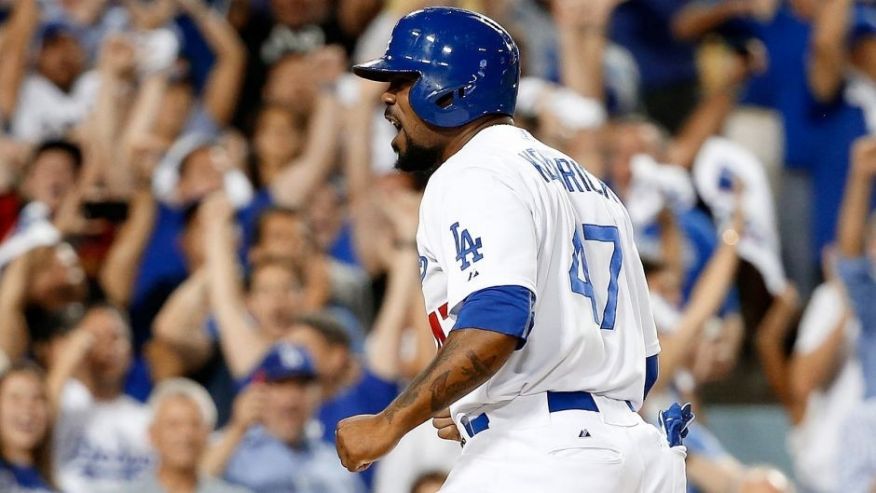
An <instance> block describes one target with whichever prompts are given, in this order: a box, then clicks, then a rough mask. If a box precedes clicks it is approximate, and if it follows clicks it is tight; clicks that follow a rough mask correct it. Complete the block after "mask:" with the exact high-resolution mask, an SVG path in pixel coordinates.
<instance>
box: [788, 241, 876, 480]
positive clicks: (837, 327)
mask: <svg viewBox="0 0 876 493" xmlns="http://www.w3.org/2000/svg"><path fill="white" fill-rule="evenodd" d="M835 262H836V258H835V256H834V255H830V254H826V255H825V261H824V270H825V277H826V278H827V282H825V283H824V284H822V285H820V286H818V287H817V288H816V289H815V292H814V293H813V294H812V298H811V300H810V301H809V304H808V305H807V307H806V311H805V312H804V313H803V319H802V320H801V322H800V327H799V331H798V334H797V340H796V342H795V343H794V350H793V353H792V355H791V359H790V361H789V362H788V363H787V365H788V366H787V368H788V372H789V376H788V384H789V385H790V391H789V393H790V394H791V401H790V406H788V413H789V415H790V418H791V423H792V428H791V431H790V433H789V434H788V450H789V452H790V454H791V459H792V460H793V462H794V472H795V476H796V478H797V481H798V482H799V484H800V485H801V486H803V487H805V488H806V489H807V491H813V492H823V493H828V492H833V491H838V490H840V489H841V488H840V485H841V483H840V482H839V479H838V472H837V466H838V464H839V460H840V457H841V456H842V455H843V454H842V453H841V450H843V449H844V445H843V442H841V441H840V428H841V426H842V424H843V422H844V421H845V418H846V416H847V415H848V414H849V412H850V411H852V410H853V409H855V408H857V407H858V406H859V405H860V404H861V399H862V397H863V381H862V377H861V367H860V363H859V361H858V358H857V357H856V354H855V344H856V340H857V338H858V334H859V332H860V326H859V324H858V322H857V319H856V318H855V316H854V314H853V313H852V311H851V307H849V306H848V300H846V297H845V292H844V290H843V288H842V285H841V281H840V280H839V279H837V278H836V274H835V272H834V271H835V267H834V264H835ZM777 342H778V343H779V347H777V348H776V352H777V353H778V354H783V353H784V348H783V347H782V346H781V342H780V341H777ZM813 443H817V444H819V445H818V446H817V447H813V446H812V444H813Z"/></svg>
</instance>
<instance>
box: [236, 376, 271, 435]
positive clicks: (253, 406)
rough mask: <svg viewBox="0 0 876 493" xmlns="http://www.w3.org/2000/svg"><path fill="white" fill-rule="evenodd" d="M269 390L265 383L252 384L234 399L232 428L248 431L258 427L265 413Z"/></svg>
mask: <svg viewBox="0 0 876 493" xmlns="http://www.w3.org/2000/svg"><path fill="white" fill-rule="evenodd" d="M267 392H268V389H267V388H266V387H265V385H264V384H263V383H258V382H255V383H252V384H250V385H249V386H248V387H247V388H246V389H244V390H243V392H241V393H240V394H239V395H238V396H237V397H236V398H235V399H234V409H233V410H232V414H231V426H232V427H236V428H238V429H242V430H245V429H248V428H249V427H251V426H255V425H257V424H258V423H259V422H260V421H261V420H262V416H263V415H264V412H265V405H266V401H267V399H268V396H267Z"/></svg>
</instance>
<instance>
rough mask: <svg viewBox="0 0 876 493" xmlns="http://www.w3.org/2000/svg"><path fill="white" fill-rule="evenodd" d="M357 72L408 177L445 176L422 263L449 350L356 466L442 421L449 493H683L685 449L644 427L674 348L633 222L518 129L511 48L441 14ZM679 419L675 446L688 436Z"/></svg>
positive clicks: (466, 19)
mask: <svg viewBox="0 0 876 493" xmlns="http://www.w3.org/2000/svg"><path fill="white" fill-rule="evenodd" d="M353 70H354V72H355V73H356V74H357V75H359V76H360V77H364V78H366V79H371V80H376V81H383V82H389V88H388V89H387V90H386V92H385V93H384V94H383V101H384V103H385V104H386V113H385V115H386V118H387V120H389V121H390V122H391V123H392V124H393V125H394V126H395V127H396V130H397V135H396V136H395V138H394V139H393V141H392V146H393V149H394V150H395V151H396V152H397V154H398V161H397V163H396V167H398V168H399V169H401V170H404V171H412V172H414V171H418V172H427V173H432V174H431V177H430V179H429V182H428V185H427V187H426V190H425V194H424V196H423V200H422V204H421V206H420V225H419V230H418V232H417V248H418V250H419V255H420V271H421V278H422V284H423V293H424V296H425V300H426V307H427V310H428V311H429V321H430V323H431V325H432V331H433V333H434V336H435V338H436V339H437V341H438V343H439V345H440V348H439V350H438V353H437V355H436V357H435V359H434V360H433V362H432V363H431V364H430V365H429V366H428V367H427V368H426V369H425V370H424V371H423V372H422V373H421V374H420V375H418V376H417V377H416V378H414V380H413V381H412V382H411V384H410V386H409V387H408V388H407V389H406V390H405V391H404V392H403V393H402V394H401V395H400V396H399V397H398V398H397V399H396V400H395V401H394V402H393V403H392V404H390V406H389V407H387V408H386V409H385V410H384V411H383V412H381V413H380V414H377V415H368V416H355V417H352V418H349V419H346V420H344V421H342V422H341V423H340V424H339V425H338V428H337V431H336V433H337V447H338V454H339V456H340V458H341V462H342V463H343V464H344V466H345V467H346V468H347V469H349V470H351V471H358V470H362V469H364V468H366V467H368V465H369V464H370V463H371V462H373V461H375V460H377V459H378V458H380V457H381V456H383V455H384V454H386V453H387V452H388V451H390V450H391V449H392V448H393V447H394V446H395V444H396V443H398V441H399V440H400V439H401V437H402V436H404V435H405V434H406V433H407V432H408V431H410V430H411V429H413V428H414V427H416V426H417V425H419V424H421V423H423V422H424V421H426V420H428V419H429V418H430V417H433V418H434V419H433V424H434V425H435V426H436V428H439V431H438V434H439V436H441V437H443V438H449V439H459V440H460V441H461V442H462V443H463V451H462V454H461V456H460V459H459V460H458V462H457V463H456V464H455V466H454V467H453V469H452V471H451V473H450V476H449V477H448V479H447V482H446V484H445V485H444V487H443V488H442V490H441V491H442V492H444V493H485V492H486V493H490V492H497V493H498V492H501V493H513V492H518V491H519V492H523V491H526V492H537V493H564V492H599V493H608V492H681V491H684V488H685V479H684V456H685V452H684V448H683V447H682V446H675V447H672V446H670V444H669V443H668V442H667V439H666V437H664V436H663V435H661V433H660V432H659V431H658V430H657V428H655V427H653V426H650V425H648V424H645V423H644V422H643V421H642V419H641V418H640V417H639V415H638V414H636V412H635V410H636V409H638V408H639V407H640V406H641V404H642V400H643V399H644V397H645V394H646V393H647V391H648V389H649V387H650V386H651V385H652V384H653V383H654V381H655V380H656V378H657V353H658V352H659V350H660V348H659V345H658V342H657V334H656V331H655V328H654V321H653V319H652V316H651V311H650V306H649V302H648V289H647V286H646V283H645V276H644V273H643V270H642V265H641V262H640V260H639V256H638V253H637V251H636V246H635V244H634V243H633V233H632V227H631V225H630V220H629V217H628V215H627V213H626V211H625V209H624V207H623V205H622V204H621V203H620V201H619V200H618V198H617V197H616V196H615V194H614V193H612V191H611V190H609V189H608V188H607V187H606V186H605V184H604V183H602V182H601V181H600V180H598V179H597V178H595V177H594V176H593V175H591V174H590V173H588V172H587V171H586V170H585V169H584V168H583V167H581V166H580V165H579V164H578V163H576V162H575V161H573V160H572V159H571V158H569V157H568V156H566V155H564V154H562V153H560V152H558V151H556V150H554V149H552V148H550V147H548V146H546V145H544V144H542V143H541V142H539V141H538V140H536V139H535V138H533V137H532V135H530V134H529V133H528V132H526V131H524V130H522V129H520V128H518V127H515V126H514V124H513V123H514V122H513V120H512V118H511V115H512V114H513V113H514V106H515V100H516V96H517V86H518V81H519V77H520V66H519V52H518V49H517V46H516V45H515V43H514V41H513V40H512V39H511V37H510V36H509V35H508V33H507V32H506V31H505V30H504V29H503V28H502V27H501V26H499V25H498V24H497V23H496V22H494V21H493V20H491V19H489V18H487V17H484V16H482V15H480V14H477V13H474V12H469V11H466V10H461V9H455V8H443V7H442V8H428V9H425V10H420V11H416V12H413V13H411V14H409V15H407V16H406V17H404V18H402V19H401V20H400V21H399V22H398V24H396V26H395V28H394V29H393V32H392V38H391V40H390V42H389V45H388V47H387V51H386V54H385V55H384V56H383V57H381V58H379V59H376V60H373V61H370V62H367V63H364V64H361V65H357V66H355V67H354V68H353ZM448 407H449V412H447V411H445V410H446V409H447V408H448ZM676 411H677V412H676V413H675V414H673V415H671V416H669V418H670V419H669V421H670V423H669V424H668V426H667V428H669V429H672V430H673V431H672V432H671V433H670V434H669V435H670V440H669V441H670V442H672V443H675V444H677V443H678V442H679V439H678V437H677V435H678V434H679V433H680V431H681V429H682V428H684V426H685V423H686V421H687V420H686V419H685V418H686V417H687V416H686V413H684V412H680V411H679V409H676ZM685 411H686V409H685Z"/></svg>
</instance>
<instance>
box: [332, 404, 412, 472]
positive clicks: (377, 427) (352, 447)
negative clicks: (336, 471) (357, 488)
mask: <svg viewBox="0 0 876 493" xmlns="http://www.w3.org/2000/svg"><path fill="white" fill-rule="evenodd" d="M335 438H336V440H335V441H336V442H337V448H338V457H340V458H341V464H343V465H344V467H346V468H347V470H349V471H352V472H359V471H364V470H365V469H367V468H368V466H370V465H371V463H372V462H374V461H376V460H377V459H379V458H381V457H383V456H384V455H386V454H387V453H389V451H390V450H392V449H393V448H394V447H395V446H396V444H398V441H399V440H400V439H401V436H399V434H398V432H397V430H395V429H394V428H393V426H392V425H391V424H390V422H389V420H387V419H386V417H385V416H384V415H383V414H364V415H361V416H353V417H352V418H347V419H345V420H343V421H341V422H340V423H338V428H337V429H336V430H335Z"/></svg>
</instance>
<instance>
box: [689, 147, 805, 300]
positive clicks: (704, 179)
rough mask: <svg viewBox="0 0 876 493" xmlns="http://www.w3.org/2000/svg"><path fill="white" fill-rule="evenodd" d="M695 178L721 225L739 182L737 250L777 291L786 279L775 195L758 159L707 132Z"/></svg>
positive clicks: (725, 218) (768, 286)
mask: <svg viewBox="0 0 876 493" xmlns="http://www.w3.org/2000/svg"><path fill="white" fill-rule="evenodd" d="M693 178H694V184H695V185H696V189H697V192H698V193H699V195H700V197H702V199H703V201H704V202H705V203H706V204H707V205H708V206H709V208H711V210H712V213H713V214H714V217H715V221H716V222H717V223H718V224H719V225H720V224H726V222H727V221H729V220H730V217H731V215H732V214H733V209H734V207H735V201H736V199H735V197H734V192H733V182H734V180H738V181H739V182H740V183H741V185H742V187H743V196H742V212H743V217H744V219H745V232H744V234H743V235H742V238H741V239H740V241H739V255H740V257H742V258H743V259H745V260H747V261H748V262H749V263H751V264H752V265H754V266H755V267H756V268H757V270H758V271H759V272H760V274H761V276H763V280H764V283H765V284H766V287H767V289H768V290H769V291H770V293H772V294H773V295H778V294H780V293H781V292H782V291H783V290H784V289H785V286H786V284H787V282H788V281H787V277H786V276H785V270H784V268H783V267H782V261H781V256H780V251H781V250H780V248H781V247H780V244H779V233H778V230H777V228H776V217H775V209H774V205H773V196H772V192H771V191H770V187H769V182H768V180H767V176H766V173H765V172H764V169H763V165H762V164H761V162H760V161H759V160H758V159H757V157H755V156H754V154H752V153H751V152H749V151H748V150H747V149H745V148H744V147H742V146H740V145H739V144H737V143H735V142H733V141H731V140H729V139H725V138H723V137H710V138H709V139H708V140H707V141H706V142H705V143H704V144H703V146H702V148H700V152H699V153H698V154H697V157H696V159H695V160H694V165H693Z"/></svg>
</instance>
